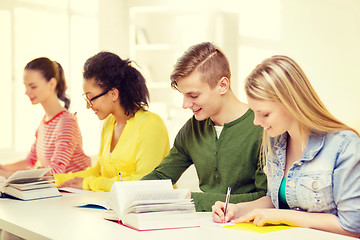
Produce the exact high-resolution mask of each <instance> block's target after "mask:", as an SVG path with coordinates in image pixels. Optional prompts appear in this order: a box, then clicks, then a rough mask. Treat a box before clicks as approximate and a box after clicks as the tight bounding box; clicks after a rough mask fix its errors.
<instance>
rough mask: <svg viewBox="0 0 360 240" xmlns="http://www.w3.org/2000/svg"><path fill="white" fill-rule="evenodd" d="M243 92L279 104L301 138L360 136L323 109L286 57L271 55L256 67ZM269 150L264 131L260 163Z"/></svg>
mask: <svg viewBox="0 0 360 240" xmlns="http://www.w3.org/2000/svg"><path fill="white" fill-rule="evenodd" d="M245 92H246V95H247V96H248V97H250V98H253V99H257V100H265V101H274V102H280V103H282V104H283V105H284V106H285V108H286V109H287V110H288V111H289V112H290V114H291V115H292V116H293V117H294V119H296V120H297V121H298V124H299V126H300V130H301V133H302V134H303V135H305V134H322V133H329V132H337V131H343V130H351V131H354V132H355V133H356V134H358V135H359V133H358V132H357V131H356V130H354V129H353V128H350V127H349V126H347V125H346V124H344V123H342V122H341V121H339V120H338V119H336V118H335V117H334V116H333V115H332V114H331V113H330V112H329V111H328V110H327V109H326V107H325V105H324V104H323V103H322V102H321V100H320V98H319V97H318V95H317V94H316V92H315V90H314V89H313V87H312V86H311V84H310V82H309V80H308V79H307V77H306V75H305V73H304V72H303V70H302V69H301V68H300V66H299V65H298V64H297V63H296V62H295V61H294V60H293V59H291V58H289V57H287V56H279V55H278V56H273V57H271V58H268V59H265V60H264V61H263V62H262V63H261V64H259V65H258V66H256V67H255V69H254V70H253V71H252V72H251V73H250V75H249V76H248V77H247V78H246V80H245ZM303 148H305V142H304V143H303ZM269 150H270V138H269V136H268V135H267V134H266V132H265V131H264V133H263V140H262V147H261V154H260V155H261V158H262V160H263V164H265V160H266V159H265V158H266V154H267V153H270V154H272V152H269Z"/></svg>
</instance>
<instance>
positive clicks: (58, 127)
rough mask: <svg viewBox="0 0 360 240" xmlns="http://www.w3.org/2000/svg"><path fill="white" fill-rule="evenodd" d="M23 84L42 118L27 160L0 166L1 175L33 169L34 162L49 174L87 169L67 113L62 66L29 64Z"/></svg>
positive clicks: (42, 62) (36, 61)
mask: <svg viewBox="0 0 360 240" xmlns="http://www.w3.org/2000/svg"><path fill="white" fill-rule="evenodd" d="M24 85H25V89H26V92H25V94H26V95H27V96H28V97H29V99H30V101H31V103H32V104H33V105H35V104H41V105H42V107H43V108H44V110H45V116H44V117H43V119H42V121H41V123H40V125H39V127H38V129H37V131H36V134H35V137H36V139H35V143H34V144H33V145H32V148H31V151H30V153H29V154H28V156H27V158H26V159H25V160H23V161H19V162H16V163H13V164H8V165H0V175H3V176H5V177H8V176H9V175H11V174H12V173H13V172H15V171H17V170H24V169H29V168H33V167H34V166H35V164H36V163H37V162H39V163H40V165H41V167H47V168H51V173H52V174H55V173H66V172H72V171H80V170H84V169H86V168H87V167H89V166H90V164H91V162H90V157H88V156H87V155H85V154H84V152H83V149H82V137H81V133H80V129H79V126H78V124H77V121H76V119H75V118H74V116H73V115H72V114H71V113H70V112H69V111H68V108H69V106H70V100H69V99H68V98H67V97H66V95H65V91H66V82H65V77H64V72H63V69H62V67H61V65H60V64H59V63H57V62H55V61H52V60H50V59H48V58H45V57H41V58H37V59H34V60H32V61H30V62H29V63H28V64H27V65H26V66H25V71H24ZM59 100H61V101H63V102H64V106H63V105H62V104H61V103H60V101H59Z"/></svg>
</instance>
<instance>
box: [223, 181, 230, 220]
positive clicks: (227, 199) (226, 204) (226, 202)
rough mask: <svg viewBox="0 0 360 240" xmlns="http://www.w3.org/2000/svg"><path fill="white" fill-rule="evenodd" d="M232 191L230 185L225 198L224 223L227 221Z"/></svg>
mask: <svg viewBox="0 0 360 240" xmlns="http://www.w3.org/2000/svg"><path fill="white" fill-rule="evenodd" d="M230 192H231V187H228V190H227V193H226V199H225V208H224V220H223V223H225V217H226V212H227V206H228V204H229V199H230Z"/></svg>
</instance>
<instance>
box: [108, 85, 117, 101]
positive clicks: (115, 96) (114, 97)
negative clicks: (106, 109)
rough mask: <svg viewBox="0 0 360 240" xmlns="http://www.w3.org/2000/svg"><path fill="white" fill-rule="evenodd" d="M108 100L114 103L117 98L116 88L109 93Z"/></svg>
mask: <svg viewBox="0 0 360 240" xmlns="http://www.w3.org/2000/svg"><path fill="white" fill-rule="evenodd" d="M109 93H110V99H111V100H112V101H113V102H115V101H116V100H117V99H118V98H119V90H118V89H117V88H113V89H111V90H110V91H109Z"/></svg>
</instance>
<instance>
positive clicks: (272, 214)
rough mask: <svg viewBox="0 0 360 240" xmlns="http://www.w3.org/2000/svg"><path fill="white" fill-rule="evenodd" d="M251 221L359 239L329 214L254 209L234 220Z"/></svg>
mask: <svg viewBox="0 0 360 240" xmlns="http://www.w3.org/2000/svg"><path fill="white" fill-rule="evenodd" d="M247 221H253V222H254V225H257V226H264V225H265V224H287V225H290V226H299V227H306V228H314V229H318V230H323V231H327V232H332V233H337V234H343V235H348V236H352V237H359V236H360V234H359V233H353V232H349V231H347V230H345V229H343V228H342V227H341V226H340V223H339V220H338V218H337V216H335V215H333V214H329V213H309V212H302V211H295V210H285V209H255V210H252V211H251V212H248V213H247V214H245V215H244V216H241V217H239V218H237V219H235V221H234V222H235V223H237V222H247Z"/></svg>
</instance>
